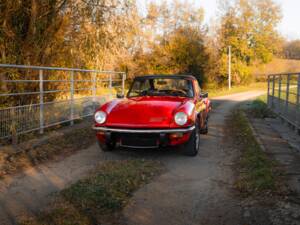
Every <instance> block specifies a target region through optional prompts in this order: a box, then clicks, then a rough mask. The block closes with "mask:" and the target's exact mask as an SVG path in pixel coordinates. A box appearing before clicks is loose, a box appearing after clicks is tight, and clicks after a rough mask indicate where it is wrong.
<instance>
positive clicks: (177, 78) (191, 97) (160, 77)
mask: <svg viewBox="0 0 300 225" xmlns="http://www.w3.org/2000/svg"><path fill="white" fill-rule="evenodd" d="M155 79H168V80H186V81H188V82H191V87H192V96H179V95H178V96H176V95H145V96H155V97H181V98H190V99H193V98H194V97H195V90H194V89H195V87H194V83H193V80H192V79H190V78H187V77H171V76H170V77H169V76H165V77H162V76H157V77H137V78H135V79H134V80H133V82H132V83H131V85H130V88H129V90H128V92H127V95H126V97H127V98H137V97H145V96H142V95H140V96H129V95H130V93H131V91H132V88H133V86H134V83H135V82H139V81H146V80H155Z"/></svg>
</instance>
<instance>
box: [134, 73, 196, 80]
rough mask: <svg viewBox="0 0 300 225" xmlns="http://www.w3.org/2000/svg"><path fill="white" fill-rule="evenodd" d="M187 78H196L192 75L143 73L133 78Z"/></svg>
mask: <svg viewBox="0 0 300 225" xmlns="http://www.w3.org/2000/svg"><path fill="white" fill-rule="evenodd" d="M160 78H161V79H163V78H165V79H188V80H196V78H195V77H194V76H192V75H181V74H179V75H144V76H137V77H135V78H134V79H135V80H143V79H160Z"/></svg>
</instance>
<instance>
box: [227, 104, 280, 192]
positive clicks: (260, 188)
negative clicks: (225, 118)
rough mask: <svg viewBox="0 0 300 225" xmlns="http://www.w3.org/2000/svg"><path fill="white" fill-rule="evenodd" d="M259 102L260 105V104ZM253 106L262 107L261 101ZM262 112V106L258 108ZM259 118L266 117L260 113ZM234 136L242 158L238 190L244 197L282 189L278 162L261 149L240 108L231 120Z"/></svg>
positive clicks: (239, 164)
mask: <svg viewBox="0 0 300 225" xmlns="http://www.w3.org/2000/svg"><path fill="white" fill-rule="evenodd" d="M258 102H259V103H258ZM252 104H254V105H260V104H261V102H260V101H254V102H253V103H252ZM258 109H259V110H258V111H259V112H260V111H261V106H259V107H258ZM259 116H264V112H263V113H262V114H260V113H259ZM228 123H229V124H231V129H232V135H233V138H234V142H235V144H236V146H237V147H238V149H240V158H239V163H238V168H239V172H238V179H237V182H236V187H237V189H238V190H239V191H240V192H241V193H242V194H243V195H256V194H260V195H263V194H265V193H273V192H276V191H278V190H279V189H280V185H279V181H278V180H277V179H278V175H279V171H278V170H277V168H276V162H275V161H273V160H272V159H271V158H269V156H267V155H266V153H265V152H263V150H262V149H261V147H260V145H259V144H258V143H257V141H256V139H255V137H254V134H253V132H252V129H251V127H250V124H249V121H248V119H247V116H246V114H245V113H244V111H243V110H242V109H240V108H238V109H235V110H234V111H233V112H232V115H231V116H230V118H229V122H228Z"/></svg>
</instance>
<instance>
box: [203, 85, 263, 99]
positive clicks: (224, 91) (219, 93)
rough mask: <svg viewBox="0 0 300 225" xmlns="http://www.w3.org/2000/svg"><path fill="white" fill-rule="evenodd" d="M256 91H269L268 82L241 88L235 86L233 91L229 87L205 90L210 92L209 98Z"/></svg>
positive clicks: (241, 86)
mask: <svg viewBox="0 0 300 225" xmlns="http://www.w3.org/2000/svg"><path fill="white" fill-rule="evenodd" d="M255 90H265V91H267V90H268V84H267V83H266V82H256V83H251V84H249V85H239V86H233V87H232V88H231V90H229V89H228V88H227V87H223V88H217V89H208V90H205V91H207V92H208V94H209V97H218V96H223V95H230V94H235V93H240V92H245V91H255Z"/></svg>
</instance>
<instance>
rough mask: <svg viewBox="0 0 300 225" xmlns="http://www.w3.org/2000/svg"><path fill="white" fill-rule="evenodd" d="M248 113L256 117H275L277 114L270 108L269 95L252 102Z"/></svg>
mask: <svg viewBox="0 0 300 225" xmlns="http://www.w3.org/2000/svg"><path fill="white" fill-rule="evenodd" d="M246 112H247V114H248V115H251V117H254V118H260V119H264V118H273V117H275V114H274V113H273V112H272V110H270V109H269V108H268V105H267V95H262V96H260V97H258V98H257V99H255V100H254V101H252V102H251V104H250V105H249V107H248V108H247V110H246Z"/></svg>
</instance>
